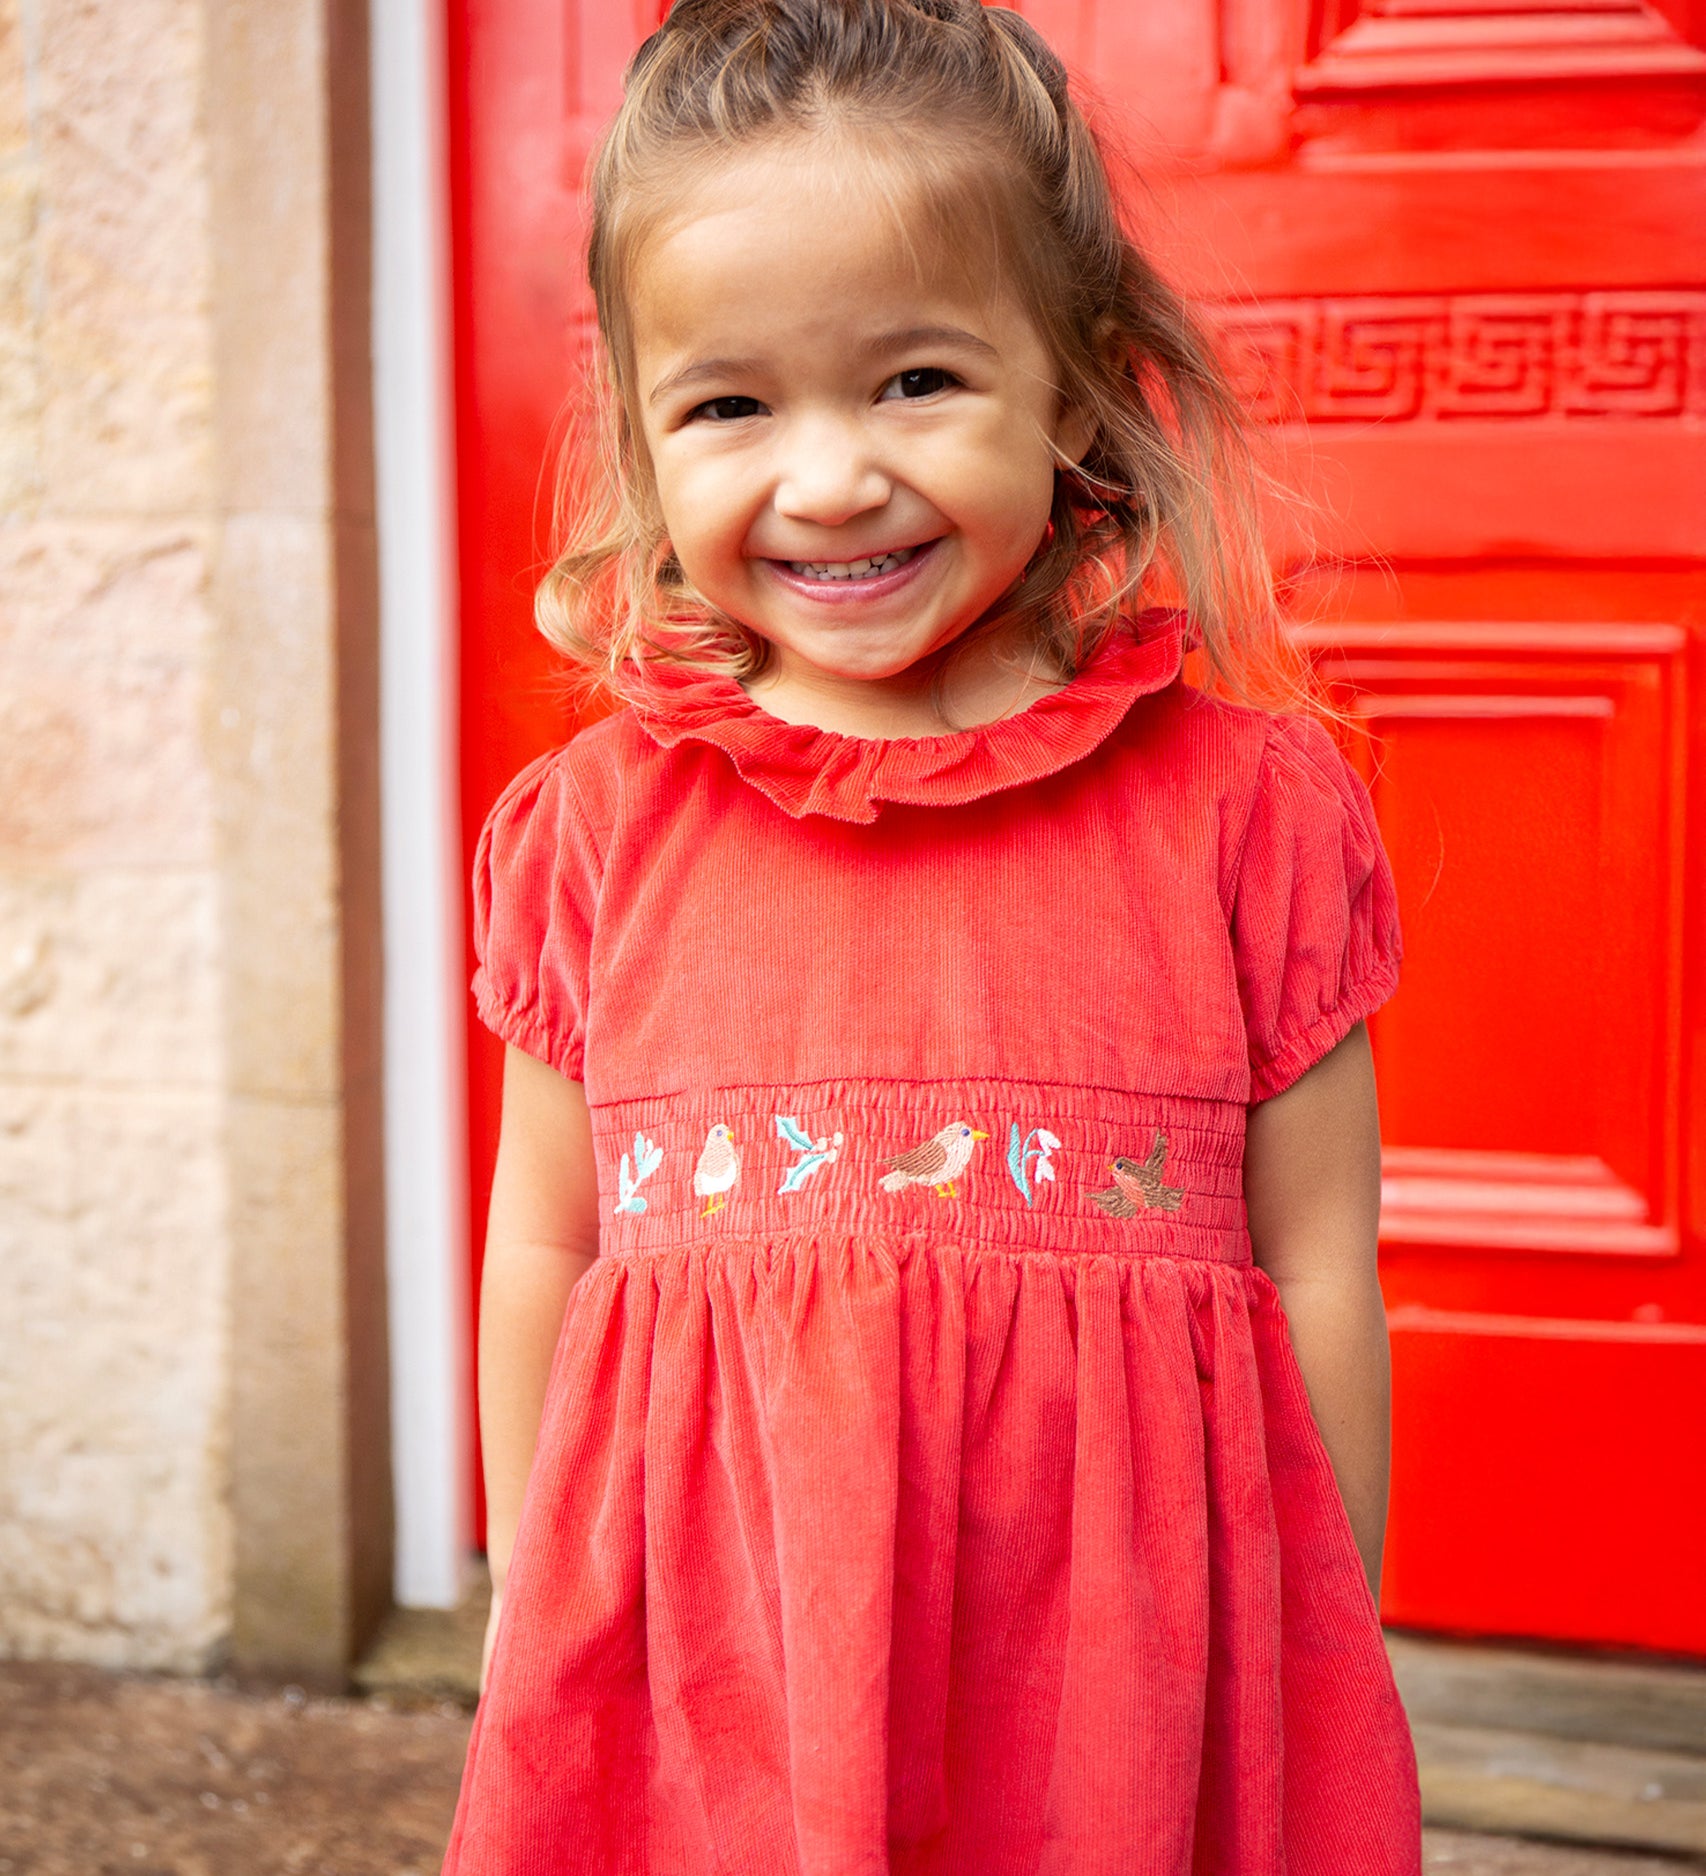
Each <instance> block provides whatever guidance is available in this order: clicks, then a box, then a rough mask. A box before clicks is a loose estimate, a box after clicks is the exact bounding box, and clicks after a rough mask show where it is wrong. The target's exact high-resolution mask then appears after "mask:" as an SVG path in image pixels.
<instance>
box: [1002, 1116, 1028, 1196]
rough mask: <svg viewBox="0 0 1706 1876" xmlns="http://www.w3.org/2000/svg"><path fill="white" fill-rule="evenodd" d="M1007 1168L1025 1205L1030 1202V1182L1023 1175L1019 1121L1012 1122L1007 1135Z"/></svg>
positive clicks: (1023, 1154) (1023, 1145)
mask: <svg viewBox="0 0 1706 1876" xmlns="http://www.w3.org/2000/svg"><path fill="white" fill-rule="evenodd" d="M1007 1170H1008V1171H1009V1172H1010V1173H1011V1174H1012V1175H1013V1183H1014V1185H1016V1186H1017V1187H1018V1188H1019V1192H1020V1194H1021V1196H1022V1197H1023V1198H1024V1201H1025V1203H1026V1204H1027V1205H1029V1204H1030V1202H1031V1182H1030V1180H1029V1179H1027V1178H1026V1177H1025V1143H1024V1141H1023V1140H1022V1139H1020V1137H1019V1123H1018V1122H1017V1121H1014V1122H1013V1123H1012V1130H1011V1131H1010V1132H1009V1134H1008V1135H1007Z"/></svg>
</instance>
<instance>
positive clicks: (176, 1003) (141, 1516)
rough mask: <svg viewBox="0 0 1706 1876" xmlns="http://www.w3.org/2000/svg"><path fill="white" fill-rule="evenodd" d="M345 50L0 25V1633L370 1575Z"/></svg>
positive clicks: (326, 1651)
mask: <svg viewBox="0 0 1706 1876" xmlns="http://www.w3.org/2000/svg"><path fill="white" fill-rule="evenodd" d="M334 42H335V43H337V44H338V45H339V46H340V47H341V50H342V54H343V56H342V59H341V61H334V60H333V59H332V58H331V57H330V53H329V47H330V46H331V45H332V44H333V43H334ZM364 45H365V21H364V19H363V18H362V17H361V15H360V9H359V7H352V6H348V5H344V4H342V3H341V0H332V4H330V5H327V4H325V0H321V3H320V4H308V3H307V0H0V1284H3V1286H4V1300H3V1301H0V1652H6V1653H14V1654H24V1655H52V1656H61V1657H74V1658H80V1659H86V1660H93V1661H99V1662H105V1663H110V1664H115V1665H116V1664H127V1665H140V1666H149V1667H171V1668H196V1667H200V1666H204V1665H207V1664H210V1663H212V1662H215V1661H218V1660H221V1659H224V1658H230V1657H233V1656H234V1657H235V1658H236V1659H238V1660H239V1662H243V1663H247V1664H248V1665H252V1666H257V1667H274V1668H278V1669H281V1670H289V1671H299V1672H303V1673H307V1674H312V1675H316V1676H318V1677H320V1678H322V1679H335V1678H336V1677H337V1675H338V1673H339V1672H340V1670H341V1666H342V1664H343V1663H344V1662H345V1661H347V1659H348V1658H349V1655H350V1652H351V1650H352V1649H353V1648H354V1647H355V1646H357V1645H358V1643H359V1640H360V1638H361V1634H362V1632H363V1631H364V1630H365V1628H366V1627H367V1626H368V1624H369V1623H370V1622H371V1620H372V1618H373V1615H374V1614H375V1613H376V1611H377V1609H378V1607H379V1606H380V1605H381V1604H382V1602H383V1598H384V1588H385V1582H386V1579H387V1577H388V1541H389V1540H388V1533H389V1503H388V1497H387V1492H386V1471H385V1466H386V1460H385V1451H386V1446H385V1428H384V1374H385V1364H384V1349H383V1339H382V1320H383V1291H382V1284H381V1278H380V1276H379V1272H380V1271H381V1270H382V1263H381V1261H380V1259H381V1252H380V1246H379V1233H380V1227H381V1218H380V1206H379V1200H378V1180H377V1172H378V1143H377V1116H378V1086H377V1060H378V1053H377V1045H378V1034H377V1020H378V1002H377V981H376V978H377V965H376V951H375V945H376V939H377V906H376V905H375V904H373V903H371V901H372V896H373V890H374V888H373V886H372V883H371V882H373V881H374V880H376V878H377V871H378V869H377V856H376V832H375V828H376V800H375V798H374V797H375V787H376V785H375V783H374V781H373V778H372V767H373V763H372V743H373V720H374V713H375V703H376V700H375V698H374V696H373V685H372V678H371V671H372V665H373V659H372V655H371V654H372V638H373V576H372V570H371V568H372V550H371V501H370V483H371V474H370V470H369V468H368V465H367V458H366V438H367V428H366V425H367V418H366V410H367V387H366V381H365V358H366V310H367V309H366V286H365V256H364V252H363V241H364V238H365V232H364V231H365V203H366V192H365V162H366V146H365V115H364V113H365V97H364V96H363V95H362V89H361V87H362V84H363V82H364V61H363V59H362V58H361V56H360V54H359V48H360V47H362V46H364ZM334 185H341V186H334ZM346 880H348V881H350V882H351V884H350V888H349V890H348V891H347V892H346V890H345V881H346Z"/></svg>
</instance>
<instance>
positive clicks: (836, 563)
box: [782, 547, 922, 584]
mask: <svg viewBox="0 0 1706 1876" xmlns="http://www.w3.org/2000/svg"><path fill="white" fill-rule="evenodd" d="M921 551H922V550H921V549H920V548H917V547H897V548H896V549H895V550H894V552H893V553H889V554H875V555H872V556H871V557H870V558H868V559H865V560H785V561H783V563H782V564H783V566H785V567H786V568H787V569H788V571H789V572H790V573H792V574H795V575H797V576H798V577H799V578H800V579H802V580H821V581H823V582H825V583H826V584H828V583H832V582H834V581H837V580H872V579H875V578H877V576H878V575H879V574H884V573H893V572H894V571H895V570H896V569H897V568H899V567H904V566H905V565H906V563H907V562H908V561H909V560H912V559H913V558H915V556H916V555H917V554H918V553H920V552H921Z"/></svg>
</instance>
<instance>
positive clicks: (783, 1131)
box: [776, 1114, 845, 1197]
mask: <svg viewBox="0 0 1706 1876" xmlns="http://www.w3.org/2000/svg"><path fill="white" fill-rule="evenodd" d="M776 1131H777V1133H778V1134H779V1135H780V1136H781V1138H782V1139H784V1140H786V1141H787V1143H788V1144H789V1146H791V1147H792V1148H793V1149H794V1151H795V1152H796V1153H798V1154H799V1155H800V1157H799V1158H798V1159H797V1160H795V1161H794V1163H793V1165H792V1166H790V1167H789V1168H788V1170H787V1172H786V1173H784V1174H783V1176H782V1183H781V1184H780V1185H779V1186H778V1187H777V1188H776V1193H777V1196H778V1197H781V1196H782V1195H784V1194H786V1193H789V1192H798V1191H799V1189H800V1187H801V1186H803V1185H804V1184H805V1183H806V1181H807V1180H808V1179H809V1178H810V1177H811V1176H812V1174H813V1173H815V1172H817V1171H818V1170H819V1169H820V1168H822V1167H824V1166H828V1165H832V1164H833V1163H834V1162H835V1161H836V1160H838V1159H840V1157H841V1148H842V1146H843V1144H844V1141H845V1136H844V1135H842V1134H841V1133H834V1134H830V1135H828V1136H827V1137H826V1138H824V1139H822V1140H814V1139H813V1138H812V1137H811V1135H810V1134H809V1133H807V1132H806V1130H805V1128H804V1127H802V1126H801V1125H800V1123H799V1122H798V1121H797V1120H795V1119H794V1117H793V1115H792V1114H778V1115H777V1116H776Z"/></svg>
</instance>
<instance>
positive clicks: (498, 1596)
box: [480, 1589, 504, 1694]
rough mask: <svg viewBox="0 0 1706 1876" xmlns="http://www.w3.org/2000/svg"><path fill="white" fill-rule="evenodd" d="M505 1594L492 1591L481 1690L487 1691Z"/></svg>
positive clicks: (487, 1618) (482, 1651) (481, 1649)
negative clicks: (487, 1678) (493, 1649)
mask: <svg viewBox="0 0 1706 1876" xmlns="http://www.w3.org/2000/svg"><path fill="white" fill-rule="evenodd" d="M503 1607H504V1594H503V1591H502V1590H501V1589H494V1590H493V1591H492V1612H491V1614H490V1615H488V1616H487V1617H486V1639H485V1641H484V1642H483V1643H482V1644H481V1647H480V1692H481V1693H482V1694H483V1693H484V1692H485V1691H486V1676H487V1675H488V1674H489V1673H490V1672H491V1667H492V1643H493V1642H494V1641H496V1640H497V1635H498V1617H499V1616H501V1615H502V1614H503Z"/></svg>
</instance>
